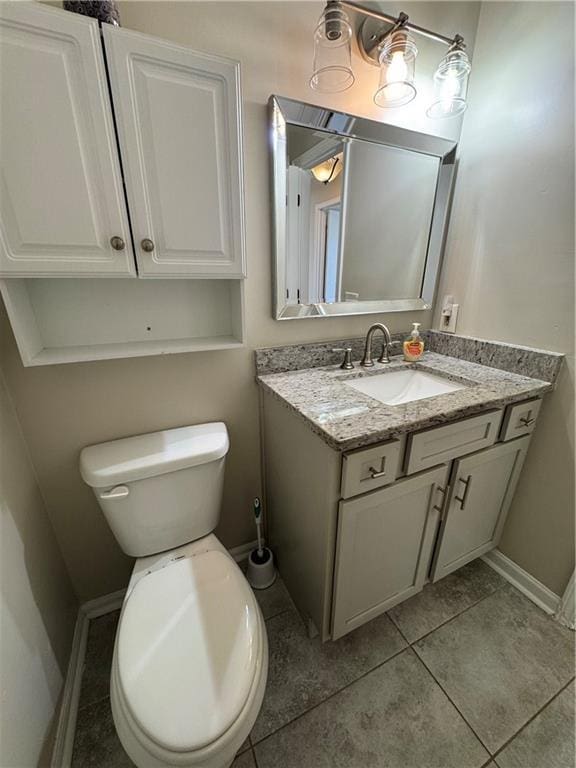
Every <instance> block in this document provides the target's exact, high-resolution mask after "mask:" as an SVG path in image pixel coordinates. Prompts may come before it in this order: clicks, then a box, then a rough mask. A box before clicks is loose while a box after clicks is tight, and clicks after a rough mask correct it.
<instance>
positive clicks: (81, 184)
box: [0, 2, 136, 277]
mask: <svg viewBox="0 0 576 768" xmlns="http://www.w3.org/2000/svg"><path fill="white" fill-rule="evenodd" d="M0 43H1V46H0V67H1V71H2V87H1V91H0V93H1V96H0V110H1V111H0V116H1V120H0V203H1V204H0V272H1V274H2V275H3V276H5V277H26V276H32V275H33V276H35V277H42V276H61V277H68V276H89V275H92V274H96V275H98V276H102V277H112V276H118V277H121V276H123V275H125V276H129V275H134V274H135V273H136V270H135V267H134V259H133V255H132V249H131V245H130V242H131V241H130V228H129V226H128V217H127V214H126V208H125V202H124V193H123V190H122V177H121V175H120V168H119V161H118V154H117V147H116V140H115V136H114V125H113V120H112V113H111V110H110V102H109V96H108V89H107V84H106V74H105V68H104V60H103V55H102V48H101V45H100V35H99V29H98V24H97V22H96V21H94V20H93V19H88V18H86V17H83V16H78V15H75V14H72V13H63V12H60V13H58V12H55V11H54V9H52V8H43V7H42V6H40V5H39V4H32V3H30V4H29V3H6V2H5V3H1V5H0ZM114 246H116V248H115V247H114Z"/></svg>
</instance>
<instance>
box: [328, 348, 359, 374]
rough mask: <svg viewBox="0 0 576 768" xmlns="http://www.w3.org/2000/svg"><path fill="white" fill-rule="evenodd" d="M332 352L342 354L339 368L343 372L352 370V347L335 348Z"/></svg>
mask: <svg viewBox="0 0 576 768" xmlns="http://www.w3.org/2000/svg"><path fill="white" fill-rule="evenodd" d="M332 352H344V360H343V361H342V365H341V366H340V368H342V369H343V370H345V371H351V370H352V369H353V368H354V365H353V363H352V347H335V348H334V349H333V350H332Z"/></svg>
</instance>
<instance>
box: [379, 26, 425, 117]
mask: <svg viewBox="0 0 576 768" xmlns="http://www.w3.org/2000/svg"><path fill="white" fill-rule="evenodd" d="M417 55H418V48H417V47H416V43H415V42H414V38H413V37H412V36H411V35H410V34H409V33H408V32H407V31H406V30H404V29H399V30H397V31H396V32H392V34H391V35H389V36H388V37H387V38H386V41H385V43H384V47H383V48H382V51H381V53H380V83H379V85H378V90H377V91H376V93H375V94H374V103H375V104H377V105H378V106H379V107H401V106H403V105H404V104H408V102H410V101H412V99H413V98H414V97H415V96H416V87H415V85H414V71H415V68H416V56H417Z"/></svg>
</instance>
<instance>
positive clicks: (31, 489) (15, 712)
mask: <svg viewBox="0 0 576 768" xmlns="http://www.w3.org/2000/svg"><path fill="white" fill-rule="evenodd" d="M0 434H1V440H2V442H1V445H0V512H1V522H0V612H1V616H2V618H1V621H0V677H1V679H2V683H1V700H0V765H2V766H6V768H8V766H10V768H31V767H32V766H36V765H38V764H41V765H45V764H46V765H47V764H48V755H49V751H50V750H49V746H50V744H49V741H50V733H51V728H52V725H53V722H52V721H53V718H54V714H55V711H56V706H57V703H58V699H59V696H60V692H61V689H62V683H63V678H64V675H65V674H66V667H67V663H68V655H69V652H70V645H71V641H72V635H73V632H74V621H75V617H76V609H77V602H76V598H75V596H74V593H73V591H72V585H71V583H70V580H69V577H68V574H67V572H66V568H65V566H64V561H63V559H62V555H61V554H60V551H59V549H58V546H57V544H56V539H55V537H54V532H53V530H52V527H51V525H50V522H49V520H48V516H47V514H46V510H45V508H44V503H43V501H42V497H41V495H40V491H39V489H38V485H37V483H36V479H35V476H34V471H33V469H32V465H31V463H30V460H29V458H28V454H27V450H26V446H25V443H24V439H23V437H22V433H21V431H20V426H19V424H18V421H17V419H16V415H15V413H14V409H13V407H12V403H11V402H10V398H9V395H8V390H7V389H6V387H5V385H4V380H3V378H2V376H1V374H0Z"/></svg>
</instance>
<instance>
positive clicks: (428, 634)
mask: <svg viewBox="0 0 576 768" xmlns="http://www.w3.org/2000/svg"><path fill="white" fill-rule="evenodd" d="M506 583H507V582H504V584H500V586H499V587H496V589H495V590H494V591H493V592H490V594H489V595H484V596H483V597H480V598H478V600H475V601H474V602H473V603H470V605H467V606H466V608H463V609H462V610H461V611H460V612H459V613H456V614H454V616H451V617H450V618H449V619H446V621H443V622H442V624H438V626H437V627H434V629H431V630H430V632H426V634H424V635H422V636H421V637H418V638H417V639H416V640H412V642H410V641H409V640H406V642H407V643H408V644H409V645H410V646H412V645H416V643H419V642H420V641H421V640H425V639H426V638H427V637H430V635H433V634H434V632H436V631H437V630H438V629H440V628H441V627H445V626H446V624H450V622H451V621H454V620H455V619H457V618H459V617H460V616H462V615H463V614H465V613H467V612H468V611H469V610H470V609H471V608H475V607H476V606H477V605H479V604H480V603H481V602H483V601H484V600H487V599H488V598H489V597H492V596H493V595H495V594H496V592H499V591H500V590H501V589H503V588H504V587H505V586H506ZM394 624H395V626H397V627H398V625H397V624H396V622H394ZM398 630H400V627H398Z"/></svg>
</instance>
